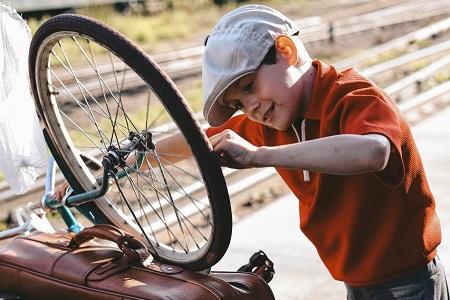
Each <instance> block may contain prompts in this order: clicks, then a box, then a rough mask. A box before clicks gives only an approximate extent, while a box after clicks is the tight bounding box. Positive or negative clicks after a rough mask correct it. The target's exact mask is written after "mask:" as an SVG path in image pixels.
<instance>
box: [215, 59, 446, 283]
mask: <svg viewBox="0 0 450 300" xmlns="http://www.w3.org/2000/svg"><path fill="white" fill-rule="evenodd" d="M313 65H314V67H315V68H317V77H316V79H315V82H314V87H313V92H312V97H311V99H310V102H309V104H308V108H307V110H306V112H305V137H304V138H306V140H312V139H317V138H321V137H326V136H331V135H337V134H369V133H377V134H382V135H384V136H385V137H386V138H388V139H389V141H390V142H391V149H392V151H391V155H390V159H389V162H388V165H387V167H386V168H385V169H384V170H383V171H381V172H379V173H369V174H362V175H349V176H337V175H330V174H325V173H317V172H309V181H307V180H305V179H308V178H306V177H305V178H304V175H303V171H302V170H292V169H284V168H277V171H278V173H279V174H280V175H281V177H282V178H283V179H284V181H285V182H286V183H287V184H288V186H289V187H290V189H291V190H292V192H293V193H294V194H295V195H296V196H297V198H298V199H299V213H300V228H301V230H302V231H303V233H304V234H305V235H306V236H307V237H308V238H309V239H310V240H311V242H312V243H313V244H314V246H315V247H316V249H317V252H318V254H319V256H320V257H321V259H322V261H323V262H324V264H325V265H326V267H327V268H328V270H329V271H330V273H331V275H332V276H333V277H334V278H335V279H337V280H341V281H345V282H347V283H348V284H351V285H354V286H363V285H371V284H377V283H382V282H385V281H388V280H392V279H395V278H397V277H399V276H402V275H404V274H407V273H409V272H412V271H414V270H416V269H418V268H419V267H421V266H423V265H425V264H426V263H427V262H429V261H430V260H431V259H433V257H434V255H435V253H436V247H437V246H438V245H439V243H440V241H441V232H440V224H439V220H438V217H437V216H436V214H435V202H434V199H433V196H432V194H431V191H430V188H429V186H428V183H427V179H426V177H425V173H424V170H423V166H422V162H421V159H420V156H419V153H418V151H417V148H416V145H415V143H414V140H413V137H412V135H411V131H410V129H409V126H408V124H407V123H406V121H405V120H404V119H403V117H402V116H401V115H400V114H399V112H398V111H397V108H396V107H395V105H394V104H393V102H392V100H391V99H390V98H389V97H388V96H387V95H386V94H385V93H384V92H383V91H382V90H381V89H380V88H378V87H377V86H375V85H374V84H373V83H372V82H371V81H369V80H368V79H366V78H365V77H363V76H362V75H361V74H359V73H358V72H357V71H356V70H354V69H348V70H344V71H342V72H339V73H338V72H337V71H336V70H335V69H334V68H333V67H332V66H329V65H326V64H324V63H322V62H320V61H314V62H313ZM297 125H298V124H297ZM298 127H299V126H297V129H298V131H301V130H300V128H298ZM226 128H230V129H232V130H234V131H235V132H237V133H238V134H239V135H241V136H242V137H244V138H245V139H246V140H248V141H249V142H251V143H252V144H254V145H257V146H263V145H265V146H275V145H285V144H291V143H297V142H298V140H297V137H296V135H295V133H294V130H293V129H290V130H287V131H278V130H275V129H272V128H269V127H267V126H264V125H262V124H258V123H256V122H253V121H251V120H250V119H248V118H247V117H246V116H244V115H239V116H235V117H233V118H231V119H230V120H229V121H228V122H227V123H225V124H224V125H223V126H221V127H218V128H209V129H208V130H207V134H208V136H211V135H214V134H216V133H218V132H220V131H222V130H224V129H226Z"/></svg>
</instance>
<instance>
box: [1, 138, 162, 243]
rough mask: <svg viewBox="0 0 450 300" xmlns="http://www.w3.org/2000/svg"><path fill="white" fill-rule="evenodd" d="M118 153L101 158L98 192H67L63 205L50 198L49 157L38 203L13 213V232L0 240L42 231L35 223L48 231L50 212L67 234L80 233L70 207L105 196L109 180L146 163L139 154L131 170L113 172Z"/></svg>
mask: <svg viewBox="0 0 450 300" xmlns="http://www.w3.org/2000/svg"><path fill="white" fill-rule="evenodd" d="M143 141H144V142H146V140H145V139H142V138H137V139H133V140H132V141H131V142H130V144H129V145H127V146H126V147H125V148H122V149H120V150H126V151H129V150H132V149H134V148H135V147H137V146H139V145H140V144H141V143H142V142H143ZM151 146H153V149H154V145H153V143H152V142H151ZM117 150H118V149H116V148H111V149H109V151H108V154H107V155H105V156H104V157H103V161H102V165H103V167H104V170H103V175H102V176H101V177H98V178H97V182H98V183H99V184H100V187H99V188H97V189H95V190H92V191H87V192H84V193H79V194H74V195H72V193H73V190H71V189H70V191H68V192H67V193H66V196H65V197H64V198H63V200H62V201H57V200H56V199H55V198H54V196H53V195H54V191H55V174H56V164H55V159H54V158H53V156H51V157H50V158H49V160H48V164H47V173H46V180H45V190H44V194H43V196H42V197H41V200H40V202H38V203H34V204H33V203H29V204H28V205H27V206H26V207H22V208H18V209H17V210H16V211H15V214H16V218H17V221H18V223H19V225H18V226H17V227H15V228H11V229H7V230H4V231H2V232H0V240H3V239H7V238H11V237H14V236H17V235H20V234H23V233H26V232H29V231H31V230H33V229H35V228H38V227H41V228H42V226H40V225H38V224H37V222H46V223H47V227H48V226H50V227H51V225H50V223H48V221H46V219H45V213H46V212H47V211H51V210H56V211H57V212H58V213H59V214H60V215H61V217H62V219H63V220H64V222H65V224H66V225H67V229H68V231H70V232H74V233H77V232H80V231H81V230H82V229H83V226H82V225H81V224H80V223H79V222H78V221H77V219H76V218H75V216H74V215H73V214H72V212H71V211H70V209H69V207H76V206H78V205H81V204H84V203H87V202H89V201H93V200H95V199H97V198H99V197H102V196H104V195H105V194H106V192H107V191H108V188H109V179H110V178H115V179H116V180H117V179H120V178H122V177H125V176H127V174H132V173H133V172H136V170H139V169H140V167H141V166H142V163H143V161H144V159H145V154H144V153H143V152H138V155H137V158H136V160H135V162H134V163H133V165H132V166H127V167H125V168H124V169H122V170H120V171H116V166H117V165H120V164H123V163H124V155H120V154H118V153H117V152H118V151H117ZM44 219H45V221H44ZM38 220H40V221H38ZM41 230H42V229H41ZM43 230H44V231H53V228H52V229H49V228H44V229H43Z"/></svg>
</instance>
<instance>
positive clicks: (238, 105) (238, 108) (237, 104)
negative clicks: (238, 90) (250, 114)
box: [233, 101, 243, 110]
mask: <svg viewBox="0 0 450 300" xmlns="http://www.w3.org/2000/svg"><path fill="white" fill-rule="evenodd" d="M242 107H243V105H242V103H241V101H237V102H236V103H235V104H234V107H233V108H235V109H237V110H241V109H242Z"/></svg>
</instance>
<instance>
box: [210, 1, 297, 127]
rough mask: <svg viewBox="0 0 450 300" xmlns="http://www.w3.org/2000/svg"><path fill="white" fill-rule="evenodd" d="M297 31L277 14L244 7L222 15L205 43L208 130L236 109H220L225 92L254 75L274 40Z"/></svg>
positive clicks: (268, 9)
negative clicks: (246, 77) (249, 75)
mask: <svg viewBox="0 0 450 300" xmlns="http://www.w3.org/2000/svg"><path fill="white" fill-rule="evenodd" d="M298 31H299V30H298V28H297V26H296V25H295V24H294V22H293V21H292V20H290V19H289V18H288V17H286V16H284V15H283V14H282V13H280V12H279V11H277V10H275V9H272V8H270V7H267V6H263V5H246V6H242V7H239V8H237V9H235V10H232V11H231V12H229V13H227V14H226V15H224V16H223V17H222V18H221V19H220V20H219V21H218V22H217V24H216V26H215V27H214V28H213V30H212V32H211V34H210V35H209V36H208V37H207V38H206V40H205V46H206V47H205V51H204V53H203V65H202V79H203V100H204V106H203V115H204V117H205V120H207V121H208V123H209V124H210V125H211V126H220V125H222V124H223V123H225V122H226V121H227V120H228V119H229V118H230V117H231V116H232V115H233V114H234V113H235V112H236V109H234V108H231V107H226V106H224V105H220V104H219V103H220V99H221V97H223V93H224V91H225V90H226V89H227V88H228V87H229V86H230V85H231V84H233V83H234V82H235V81H236V80H238V79H239V78H241V77H243V76H245V75H247V74H250V73H253V72H255V71H256V70H257V69H258V67H259V66H260V65H261V62H262V61H263V59H264V57H265V56H266V54H267V52H268V51H269V49H270V47H272V46H273V45H274V44H275V38H276V37H277V36H279V35H281V34H285V35H294V34H296V33H298Z"/></svg>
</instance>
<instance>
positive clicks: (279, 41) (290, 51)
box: [275, 34, 298, 65]
mask: <svg viewBox="0 0 450 300" xmlns="http://www.w3.org/2000/svg"><path fill="white" fill-rule="evenodd" d="M275 48H276V50H277V53H278V54H279V55H281V56H282V57H283V58H284V59H285V60H286V61H287V62H288V64H289V65H295V64H296V63H297V60H298V57H297V47H296V46H295V43H294V41H293V40H292V38H291V37H290V36H287V35H284V34H282V35H279V36H277V37H276V38H275Z"/></svg>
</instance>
